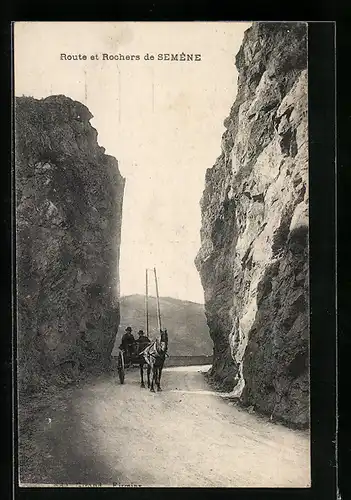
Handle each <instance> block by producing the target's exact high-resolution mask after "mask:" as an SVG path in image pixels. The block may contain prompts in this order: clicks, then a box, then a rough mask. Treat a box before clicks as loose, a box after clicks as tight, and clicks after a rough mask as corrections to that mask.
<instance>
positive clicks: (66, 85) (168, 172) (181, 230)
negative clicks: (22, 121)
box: [15, 22, 250, 302]
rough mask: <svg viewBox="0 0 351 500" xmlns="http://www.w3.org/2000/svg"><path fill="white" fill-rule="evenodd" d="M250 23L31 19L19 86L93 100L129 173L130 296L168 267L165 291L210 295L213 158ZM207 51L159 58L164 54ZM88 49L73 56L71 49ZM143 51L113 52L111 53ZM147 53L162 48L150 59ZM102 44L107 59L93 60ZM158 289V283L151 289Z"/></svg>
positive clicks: (20, 27) (23, 26) (123, 266)
mask: <svg viewBox="0 0 351 500" xmlns="http://www.w3.org/2000/svg"><path fill="white" fill-rule="evenodd" d="M249 26H250V24H248V23H234V22H233V23H232V22H220V23H217V22H214V23H212V22H211V23H206V22H201V23H194V22H192V23H163V22H162V23H160V22H158V23H129V22H128V23H111V22H94V23H85V22H80V23H76V22H68V23H67V22H62V23H61V22H29V23H28V22H21V23H16V24H15V94H16V96H20V95H31V96H33V97H36V98H41V97H47V96H48V95H53V94H64V95H66V96H68V97H71V98H72V99H74V100H78V101H80V102H82V103H84V104H86V105H87V106H88V108H89V109H90V111H91V113H92V114H93V115H94V118H93V119H92V120H91V123H92V125H93V126H94V127H95V128H96V129H97V131H98V142H99V144H100V145H101V146H103V147H105V148H106V153H107V154H110V155H112V156H115V157H116V158H117V160H118V162H119V168H120V171H121V173H122V175H123V176H124V177H125V178H126V187H125V195H124V204H123V222H122V244H121V259H120V278H121V294H122V295H129V294H134V293H144V287H145V283H144V282H145V268H147V267H148V268H152V267H154V266H156V268H157V273H158V277H159V288H160V295H162V296H171V297H175V298H179V299H185V300H192V301H195V302H203V300H204V299H203V290H202V287H201V283H200V278H199V275H198V273H197V270H196V268H195V265H194V258H195V256H196V254H197V252H198V249H199V247H200V225H201V214H200V206H199V202H200V198H201V195H202V191H203V188H204V177H205V171H206V169H207V168H209V167H211V166H212V165H213V164H214V162H215V160H216V158H217V157H218V156H219V154H220V152H221V136H222V134H223V132H224V126H223V120H224V119H225V118H226V116H227V115H228V114H229V110H230V107H231V105H232V103H233V101H234V99H235V95H236V82H237V72H236V68H235V65H234V60H235V55H236V53H237V52H238V50H239V48H240V45H241V42H242V37H243V33H244V31H245V30H246V29H247V28H248V27H249ZM181 52H184V53H192V54H201V61H197V62H174V61H158V60H157V54H159V53H178V54H179V53H181ZM61 53H65V54H85V55H87V60H80V61H67V60H66V61H63V60H60V54H61ZM103 53H107V54H123V55H127V54H128V55H137V54H139V55H140V60H135V59H134V60H120V61H116V60H113V61H103V60H102V54H103ZM146 53H149V54H156V57H155V59H156V60H154V61H150V60H149V61H145V60H144V55H145V54H146ZM95 54H97V55H98V56H99V60H91V59H90V56H91V55H95ZM150 292H151V293H152V292H153V290H150Z"/></svg>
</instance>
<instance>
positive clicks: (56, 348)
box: [15, 95, 125, 394]
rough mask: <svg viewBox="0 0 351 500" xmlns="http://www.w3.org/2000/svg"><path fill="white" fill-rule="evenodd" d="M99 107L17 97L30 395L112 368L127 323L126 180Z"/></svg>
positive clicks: (20, 341)
mask: <svg viewBox="0 0 351 500" xmlns="http://www.w3.org/2000/svg"><path fill="white" fill-rule="evenodd" d="M91 118H92V115H91V113H90V112H89V110H88V109H87V107H85V106H84V105H83V104H81V103H79V102H76V101H73V100H71V99H70V98H68V97H65V96H63V95H58V96H51V97H47V98H45V99H40V100H37V99H34V98H32V97H18V98H16V102H15V125H16V138H15V153H16V154H15V183H16V192H15V197H16V267H17V332H18V335H17V346H18V350H17V366H18V385H19V389H20V391H22V392H23V393H25V394H26V393H30V392H32V391H36V390H39V389H41V388H43V387H48V386H52V385H55V384H56V385H57V384H58V385H62V384H63V385H65V384H66V383H67V382H72V381H75V380H77V379H78V378H79V377H80V376H81V375H82V374H83V373H89V372H90V371H92V370H93V371H99V370H105V369H107V368H108V364H109V360H110V354H111V351H112V348H113V345H114V341H115V335H116V332H117V329H118V325H119V248H120V235H121V219H122V201H123V193H124V183H125V180H124V178H123V177H122V176H121V174H120V172H119V168H118V163H117V161H116V160H115V158H113V157H111V156H108V155H106V154H105V150H104V148H102V147H100V146H99V145H98V143H97V131H96V130H95V129H94V128H93V127H92V125H91V124H90V120H91Z"/></svg>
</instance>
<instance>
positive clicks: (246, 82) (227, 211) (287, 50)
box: [196, 23, 309, 427]
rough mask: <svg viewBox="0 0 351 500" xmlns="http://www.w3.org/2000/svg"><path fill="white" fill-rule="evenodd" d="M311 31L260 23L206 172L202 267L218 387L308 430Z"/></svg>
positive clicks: (249, 38) (250, 36)
mask: <svg viewBox="0 0 351 500" xmlns="http://www.w3.org/2000/svg"><path fill="white" fill-rule="evenodd" d="M306 51H307V27H306V24H304V23H253V25H252V27H251V28H249V29H248V30H247V31H246V32H245V35H244V40H243V43H242V46H241V48H240V51H239V53H238V54H237V56H236V66H237V69H238V73H239V78H238V93H237V97H236V100H235V102H234V104H233V106H232V108H231V110H230V113H229V116H228V117H227V118H226V119H225V121H224V126H225V132H224V134H223V137H222V153H221V155H220V156H219V158H218V159H217V160H216V162H215V164H214V166H213V167H212V168H209V169H208V170H207V172H206V180H205V190H204V192H203V196H202V199H201V210H202V228H201V248H200V250H199V253H198V255H197V258H196V265H197V268H198V270H199V272H200V276H201V280H202V284H203V287H204V292H205V307H206V316H207V321H208V325H209V328H210V334H211V337H212V340H213V342H214V363H213V367H212V370H211V373H210V377H211V379H212V381H213V382H215V383H217V384H218V385H219V386H221V387H222V388H223V389H224V390H229V391H233V395H236V396H237V397H239V398H240V399H241V401H242V403H243V404H246V405H248V406H251V407H253V408H255V409H257V411H259V412H262V413H265V414H268V415H271V416H274V417H275V418H278V419H280V420H282V421H285V422H286V423H289V424H294V425H297V426H301V427H304V426H307V425H308V423H309V368H308V366H309V363H308V359H309V321H308V314H309V313H308V311H309V305H308V298H309V292H308V133H307V69H306V68H307V52H306Z"/></svg>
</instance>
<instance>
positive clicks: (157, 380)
mask: <svg viewBox="0 0 351 500" xmlns="http://www.w3.org/2000/svg"><path fill="white" fill-rule="evenodd" d="M167 350H168V333H167V330H164V331H163V330H161V336H160V338H157V339H156V340H154V342H152V343H151V344H150V345H149V346H147V347H146V348H145V349H144V350H143V351H142V352H141V353H140V355H141V356H142V357H143V358H144V360H145V363H147V365H148V366H147V386H148V388H149V389H150V391H151V392H155V388H154V385H156V388H157V391H161V390H162V389H161V385H160V384H161V375H162V369H163V365H164V362H165V358H166V356H167ZM142 371H143V368H142V367H140V374H141V377H142V379H141V381H142V383H143V375H142ZM150 373H151V383H150Z"/></svg>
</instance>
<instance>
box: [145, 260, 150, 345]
mask: <svg viewBox="0 0 351 500" xmlns="http://www.w3.org/2000/svg"><path fill="white" fill-rule="evenodd" d="M145 322H146V336H148V334H149V283H148V276H147V269H146V272H145Z"/></svg>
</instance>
